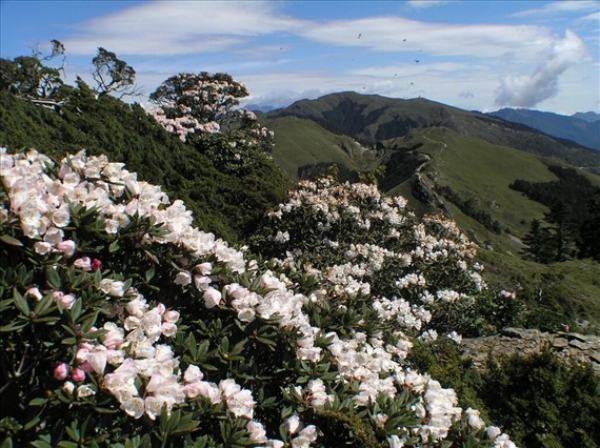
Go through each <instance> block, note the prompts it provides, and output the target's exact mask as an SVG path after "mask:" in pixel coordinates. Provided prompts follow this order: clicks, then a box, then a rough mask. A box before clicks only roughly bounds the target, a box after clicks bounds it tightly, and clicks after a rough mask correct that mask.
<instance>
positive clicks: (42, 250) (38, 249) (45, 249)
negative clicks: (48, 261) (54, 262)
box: [33, 241, 52, 255]
mask: <svg viewBox="0 0 600 448" xmlns="http://www.w3.org/2000/svg"><path fill="white" fill-rule="evenodd" d="M33 250H35V253H36V254H38V255H47V254H49V253H50V252H51V251H52V245H51V244H50V243H46V242H45V241H38V242H37V243H35V244H34V245H33Z"/></svg>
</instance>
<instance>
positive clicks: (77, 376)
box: [71, 369, 85, 383]
mask: <svg viewBox="0 0 600 448" xmlns="http://www.w3.org/2000/svg"><path fill="white" fill-rule="evenodd" d="M71 378H73V381H75V382H76V383H81V382H82V381H83V380H85V372H84V371H83V370H81V369H73V370H72V371H71Z"/></svg>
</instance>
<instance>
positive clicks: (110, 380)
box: [0, 149, 514, 448]
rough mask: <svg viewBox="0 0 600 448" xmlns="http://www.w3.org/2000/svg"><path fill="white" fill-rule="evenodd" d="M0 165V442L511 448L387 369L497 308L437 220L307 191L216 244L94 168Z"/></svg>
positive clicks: (462, 245) (449, 399) (14, 159)
mask: <svg viewBox="0 0 600 448" xmlns="http://www.w3.org/2000/svg"><path fill="white" fill-rule="evenodd" d="M1 156H2V159H1V160H2V162H1V163H2V166H1V168H2V190H1V192H0V195H1V205H0V227H1V236H0V250H1V251H2V252H1V256H2V270H1V271H0V291H1V294H2V297H1V302H0V306H1V308H0V313H1V317H2V320H1V327H0V331H1V332H2V339H1V342H0V344H1V357H2V386H1V399H2V418H1V420H0V437H2V443H3V445H2V446H3V447H4V446H7V447H8V446H29V445H31V446H35V447H50V446H60V447H67V448H69V447H78V446H112V447H138V446H139V447H154V446H156V447H158V446H161V447H166V446H173V447H187V446H189V447H217V446H218V447H238V446H239V447H241V446H256V447H258V446H260V447H309V446H314V447H338V446H344V445H345V446H356V447H402V446H450V445H452V444H456V446H473V447H474V446H498V447H509V446H514V445H513V444H512V442H510V440H509V439H508V437H507V436H506V434H502V433H501V430H500V429H499V428H497V427H495V426H490V425H487V424H486V423H484V422H483V421H482V419H481V418H480V417H479V413H478V412H477V410H474V409H461V408H460V407H459V406H458V405H457V403H458V400H457V396H456V394H455V392H454V391H453V390H451V389H444V388H443V387H442V386H441V385H440V383H439V382H438V381H436V380H435V379H433V378H430V376H429V375H428V374H427V373H426V372H418V371H415V370H414V369H411V367H410V365H408V364H407V362H406V356H407V353H408V352H409V350H410V348H411V345H412V343H411V340H414V338H421V339H428V338H429V339H431V338H434V337H435V334H436V333H437V334H438V335H439V336H444V337H445V336H449V337H451V338H454V339H458V338H459V337H460V335H459V334H458V333H456V330H452V331H449V330H450V325H451V324H453V323H459V324H460V319H459V318H457V317H456V316H455V317H451V318H448V319H446V320H444V317H443V314H444V313H449V314H451V313H450V311H451V310H453V309H454V307H456V308H457V309H459V310H463V311H464V310H470V309H473V308H474V307H476V304H477V301H478V300H479V299H480V297H484V299H482V300H484V301H485V300H487V301H488V302H487V303H492V302H493V303H504V302H502V301H503V300H506V301H509V300H512V298H511V297H507V296H508V295H509V294H504V295H500V297H501V298H500V299H499V298H497V296H496V295H493V294H492V295H491V296H485V295H486V294H491V293H488V292H487V291H486V289H485V285H484V284H483V282H482V280H481V277H480V275H479V270H480V268H479V266H478V265H477V264H476V263H475V262H474V261H473V253H474V247H473V246H472V245H471V244H470V243H469V242H468V241H466V239H464V237H462V236H461V235H460V232H458V230H457V229H456V228H455V226H454V225H453V224H452V223H449V222H447V221H444V220H441V219H439V218H430V219H427V220H425V221H423V222H422V223H418V222H416V221H415V218H414V217H412V216H411V215H410V214H409V213H408V212H407V210H406V207H405V204H404V201H403V200H402V199H401V198H397V199H390V200H388V199H385V198H382V197H380V196H379V194H378V193H377V191H376V189H375V187H372V186H367V185H363V184H356V185H338V184H336V183H335V182H333V181H331V180H327V179H325V180H321V181H319V182H317V183H306V184H303V185H301V186H300V188H299V189H298V190H297V191H296V192H294V193H292V194H291V196H290V202H288V203H286V204H282V205H281V206H280V208H279V209H278V210H275V211H274V212H273V213H272V215H271V216H270V217H267V222H266V223H265V227H264V228H263V229H260V232H261V234H260V235H261V236H260V237H259V236H257V237H256V238H255V239H254V240H253V242H252V246H253V247H249V248H234V247H231V246H230V245H228V244H227V243H226V242H225V241H222V240H219V239H216V238H215V237H214V235H213V234H211V233H206V232H203V231H201V230H199V229H196V228H194V227H192V226H191V223H192V216H191V213H190V212H189V211H188V210H187V209H186V208H185V206H184V204H183V203H182V202H181V201H177V200H171V199H169V198H168V197H167V196H166V195H165V194H164V192H162V190H161V189H160V187H157V186H154V185H150V184H148V183H146V182H144V181H142V180H141V179H138V178H137V176H136V174H135V173H131V172H129V171H127V170H126V169H125V168H124V166H123V164H121V163H111V162H110V161H109V160H107V158H106V157H87V156H86V155H85V153H83V152H81V153H78V154H76V155H72V156H68V157H66V158H65V159H64V160H62V161H52V160H51V159H49V158H48V157H46V156H44V155H42V154H39V153H38V152H36V151H34V150H31V151H29V152H27V153H26V154H21V153H19V154H10V153H8V151H7V150H5V149H3V150H2V153H1ZM351 241H354V243H352V242H351ZM254 245H256V246H254ZM261 248H262V252H263V254H264V256H260V255H259V253H260V252H261V251H260V250H258V249H261ZM253 254H256V255H253ZM485 297H488V298H487V299H486V298H485ZM489 297H492V298H491V299H490V298H489ZM439 310H444V313H441V312H440V311H439ZM463 311H461V312H463Z"/></svg>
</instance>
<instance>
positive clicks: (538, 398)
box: [481, 350, 600, 448]
mask: <svg viewBox="0 0 600 448" xmlns="http://www.w3.org/2000/svg"><path fill="white" fill-rule="evenodd" d="M481 397H482V399H483V401H484V402H485V403H486V405H487V406H488V409H489V414H490V417H491V418H492V419H493V420H494V421H495V422H498V423H499V424H500V425H502V426H503V427H504V428H505V429H506V430H507V431H508V432H509V433H511V434H513V435H514V438H515V441H516V443H517V444H519V445H521V446H526V447H532V448H533V447H575V446H577V447H596V446H598V445H599V444H600V427H599V426H598V415H600V378H599V377H598V376H597V375H595V374H594V372H593V370H592V368H591V366H589V365H573V366H571V367H570V368H568V367H567V366H565V365H564V364H563V363H562V362H560V361H559V360H558V359H557V358H556V355H554V354H552V352H551V351H549V350H546V351H544V352H542V353H540V354H534V355H531V356H529V357H527V358H523V357H519V356H516V355H515V356H512V357H506V358H502V359H499V360H498V362H495V361H493V360H492V361H490V362H489V365H488V371H487V372H486V373H485V374H484V375H483V387H482V389H481Z"/></svg>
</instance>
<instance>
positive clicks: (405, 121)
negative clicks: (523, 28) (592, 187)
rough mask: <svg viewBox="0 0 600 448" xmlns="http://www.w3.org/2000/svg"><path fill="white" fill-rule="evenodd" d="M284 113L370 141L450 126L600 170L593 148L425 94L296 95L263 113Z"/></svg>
mask: <svg viewBox="0 0 600 448" xmlns="http://www.w3.org/2000/svg"><path fill="white" fill-rule="evenodd" d="M286 116H295V117H298V118H306V119H310V120H312V121H314V122H315V123H317V124H319V125H320V126H321V127H323V128H324V129H327V130H328V131H330V132H332V133H334V134H343V135H347V136H351V137H353V138H355V139H356V140H358V141H360V142H363V143H365V144H370V145H377V144H381V143H382V142H384V141H389V140H392V139H395V138H401V137H404V136H406V135H407V134H408V133H409V132H410V131H411V130H414V129H421V128H427V127H433V126H438V127H446V128H448V129H452V130H453V131H455V132H457V133H459V134H461V135H463V136H466V137H473V138H477V139H480V140H484V141H486V142H489V143H492V144H496V145H501V146H509V147H512V148H515V149H520V150H522V151H526V152H529V153H532V154H536V155H541V156H544V157H549V158H553V159H556V160H558V161H562V162H566V163H569V164H571V165H574V166H580V167H585V168H587V169H589V170H592V171H596V172H600V154H599V153H597V152H595V151H592V150H590V149H589V148H586V147H584V146H581V145H579V144H577V143H574V142H569V141H559V140H557V139H555V138H552V137H550V136H548V135H545V134H542V133H540V132H538V131H535V130H534V129H531V128H529V127H526V126H523V125H520V124H517V123H510V122H506V121H504V120H501V119H498V118H495V117H490V116H487V115H485V114H481V113H478V112H469V111H464V110H461V109H458V108H455V107H451V106H447V105H444V104H441V103H436V102H434V101H429V100H427V99H424V98H416V99H410V100H402V99H396V98H386V97H382V96H378V95H360V94H358V93H354V92H343V93H337V94H331V95H326V96H323V97H321V98H318V99H316V100H301V101H297V102H296V103H294V104H292V105H290V106H289V107H287V108H285V109H279V110H276V111H272V112H269V113H267V114H265V115H264V118H265V120H266V122H267V123H272V122H273V121H274V120H276V119H279V118H283V117H286ZM388 146H389V145H388Z"/></svg>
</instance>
